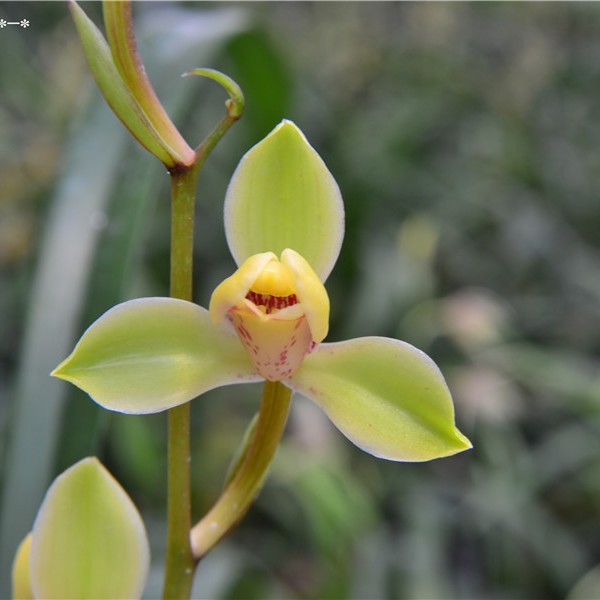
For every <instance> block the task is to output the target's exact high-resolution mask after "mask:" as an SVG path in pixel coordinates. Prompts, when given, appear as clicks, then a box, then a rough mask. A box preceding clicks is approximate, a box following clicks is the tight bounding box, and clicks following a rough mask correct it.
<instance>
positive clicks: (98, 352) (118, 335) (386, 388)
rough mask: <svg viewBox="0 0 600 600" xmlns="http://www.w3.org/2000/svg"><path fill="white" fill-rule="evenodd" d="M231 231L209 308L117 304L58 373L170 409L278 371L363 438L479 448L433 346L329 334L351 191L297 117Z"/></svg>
mask: <svg viewBox="0 0 600 600" xmlns="http://www.w3.org/2000/svg"><path fill="white" fill-rule="evenodd" d="M225 228H226V234H227V240H228V243H229V247H230V249H231V251H232V254H233V257H234V259H235V260H236V262H237V264H238V265H239V268H238V269H237V271H236V272H235V273H234V274H233V275H232V276H231V277H229V278H228V279H226V280H225V281H224V282H223V283H221V284H220V285H219V286H218V287H217V288H216V289H215V291H214V293H213V295H212V298H211V301H210V307H209V310H208V311H207V310H206V309H204V308H202V307H200V306H197V305H195V304H192V303H189V302H185V301H182V300H176V299H170V298H145V299H140V300H133V301H130V302H125V303H123V304H120V305H118V306H116V307H115V308H113V309H111V310H110V311H108V312H107V313H106V314H104V315H103V316H102V317H100V319H98V320H97V321H96V322H95V323H94V324H93V325H92V326H91V327H90V328H89V329H88V330H87V331H86V332H85V334H84V335H83V337H82V338H81V340H80V341H79V343H78V344H77V346H76V348H75V350H74V351H73V353H72V354H71V355H70V356H69V357H68V358H67V359H66V360H65V361H64V362H63V363H62V364H61V365H59V367H58V368H57V369H56V370H55V371H54V373H53V374H54V375H56V376H58V377H61V378H62V379H65V380H67V381H70V382H72V383H74V384H75V385H77V386H79V387H80V388H81V389H83V390H85V391H86V392H87V393H89V394H90V396H91V397H92V398H93V399H94V400H95V401H96V402H98V403H99V404H101V405H102V406H104V407H106V408H108V409H111V410H116V411H120V412H127V413H150V412H157V411H162V410H165V409H168V408H171V407H173V406H176V405H178V404H182V403H184V402H187V401H189V400H192V399H193V398H195V397H196V396H198V395H200V394H202V393H203V392H206V391H208V390H210V389H212V388H215V387H219V386H223V385H229V384H236V383H244V382H256V381H261V380H264V379H267V380H270V381H281V382H282V383H283V385H285V386H287V387H288V388H290V389H292V390H293V391H295V392H298V393H301V394H302V395H304V396H307V397H308V398H310V399H312V400H313V401H315V402H316V403H317V404H318V405H319V406H321V408H322V409H323V410H324V411H325V412H326V414H327V415H328V416H329V417H330V419H331V420H332V421H333V423H334V424H335V425H336V426H337V427H338V428H339V429H340V430H341V431H342V432H343V433H344V434H345V435H346V436H347V437H348V438H349V439H350V440H351V441H353V442H354V443H355V444H356V445H358V446H359V447H361V448H363V449H364V450H366V451H367V452H369V453H371V454H373V455H375V456H379V457H382V458H387V459H390V460H404V461H422V460H430V459H433V458H439V457H442V456H449V455H451V454H455V453H457V452H460V451H462V450H465V449H468V448H470V447H471V445H470V443H469V441H468V440H467V439H466V438H465V437H464V436H463V435H462V434H461V433H460V432H459V430H458V429H457V428H456V427H455V424H454V408H453V404H452V398H451V396H450V392H449V390H448V387H447V386H446V383H445V381H444V378H443V376H442V374H441V373H440V371H439V369H438V368H437V366H436V365H435V364H434V363H433V361H432V360H431V359H430V358H429V357H427V356H426V355H425V354H423V353H422V352H421V351H419V350H417V349H416V348H414V347H412V346H410V345H409V344H407V343H405V342H401V341H398V340H393V339H388V338H380V337H367V338H359V339H355V340H350V341H347V342H340V343H322V341H323V339H324V338H325V336H326V335H327V329H328V320H329V299H328V296H327V293H326V291H325V287H324V285H323V283H324V281H325V279H326V277H327V276H328V274H329V273H330V271H331V269H332V268H333V265H334V264H335V261H336V259H337V257H338V254H339V251H340V247H341V242H342V237H343V228H344V213H343V205H342V200H341V195H340V192H339V189H338V186H337V184H336V182H335V180H334V179H333V177H332V175H331V173H330V172H329V171H328V170H327V168H326V166H325V164H324V163H323V161H322V160H321V158H320V157H319V155H318V154H317V153H316V152H315V150H314V149H313V148H312V147H311V146H310V145H309V143H308V142H307V140H306V138H305V137H304V135H303V134H302V132H301V131H300V130H299V129H298V128H297V127H296V125H294V124H293V123H292V122H290V121H283V122H282V123H281V124H280V125H278V126H277V127H276V128H275V129H274V131H273V132H271V133H270V134H269V135H268V136H267V137H266V138H265V139H264V140H263V141H262V142H260V143H259V144H257V145H256V146H255V147H254V148H252V149H251V150H250V151H249V152H248V153H247V154H246V156H245V157H244V158H243V159H242V161H241V162H240V165H239V166H238V168H237V169H236V172H235V173H234V175H233V178H232V181H231V183H230V186H229V188H228V191H227V197H226V200H225Z"/></svg>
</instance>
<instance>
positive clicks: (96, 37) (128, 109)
mask: <svg viewBox="0 0 600 600" xmlns="http://www.w3.org/2000/svg"><path fill="white" fill-rule="evenodd" d="M69 7H70V9H71V14H72V15H73V20H74V21H75V26H76V28H77V32H78V33H79V38H80V40H81V45H82V46H83V51H84V53H85V56H86V58H87V61H88V64H89V67H90V70H91V71H92V74H93V75H94V79H95V80H96V83H97V84H98V87H99V88H100V91H101V92H102V95H103V96H104V99H105V100H106V102H108V104H109V106H110V107H111V108H112V110H113V112H114V113H115V114H116V115H117V117H119V119H120V120H121V121H122V122H123V124H124V125H125V127H127V129H129V131H130V132H131V134H132V135H133V136H134V137H135V138H136V139H137V140H138V142H140V144H142V146H144V148H146V149H147V150H149V151H150V152H152V154H154V155H155V156H156V157H157V158H158V159H160V160H161V161H162V162H163V163H164V164H165V165H167V166H169V167H172V166H174V165H175V164H177V163H184V162H185V161H186V160H187V161H188V162H189V160H192V159H193V156H187V154H182V153H181V152H178V151H177V150H176V149H174V148H172V147H170V146H169V144H168V143H167V142H166V140H165V139H164V138H163V137H162V136H161V135H160V133H159V132H158V131H157V130H156V129H155V127H154V126H153V125H152V123H151V122H150V120H149V119H148V117H147V115H146V114H145V113H144V111H143V110H142V108H141V107H140V105H139V104H138V103H137V101H136V100H135V98H134V97H133V95H132V94H131V92H130V91H129V89H128V88H127V86H126V85H125V83H124V81H123V79H122V78H121V75H120V74H119V71H118V70H117V68H116V66H115V64H114V62H113V59H112V55H111V52H110V48H109V47H108V44H107V43H106V40H105V39H104V37H103V36H102V34H101V33H100V31H99V30H98V28H97V27H96V26H95V25H94V23H93V22H92V21H91V20H90V19H89V18H88V17H87V15H86V14H85V13H84V12H83V10H81V8H79V6H78V5H77V3H76V2H71V3H70V4H69ZM190 151H191V150H190ZM192 155H193V152H192Z"/></svg>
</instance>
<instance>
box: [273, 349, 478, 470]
mask: <svg viewBox="0 0 600 600" xmlns="http://www.w3.org/2000/svg"><path fill="white" fill-rule="evenodd" d="M283 383H285V385H287V386H288V387H290V388H291V389H293V390H294V391H296V392H300V393H301V394H303V395H305V396H307V397H308V398H311V399H312V400H313V401H314V402H316V403H317V404H318V405H319V406H321V408H322V409H323V410H324V411H325V413H326V414H327V415H328V416H329V418H330V419H331V420H332V421H333V423H334V425H335V426H336V427H337V428H338V429H339V430H340V431H341V432H342V433H343V434H344V435H345V436H346V437H348V439H350V441H352V442H353V443H354V444H356V445H357V446H358V447H360V448H362V449H363V450H365V451H366V452H368V453H369V454H373V455H374V456H377V457H380V458H386V459H389V460H396V461H411V462H417V461H425V460H431V459H433V458H441V457H443V456H450V455H452V454H455V453H457V452H461V451H463V450H467V449H468V448H470V447H471V443H470V442H469V440H468V439H467V438H466V437H465V436H464V435H463V434H462V433H460V431H459V430H458V429H457V428H456V426H455V424H454V407H453V404H452V397H451V395H450V391H449V390H448V387H447V385H446V382H445V380H444V378H443V376H442V374H441V372H440V371H439V369H438V368H437V366H436V365H435V363H434V362H433V361H432V360H431V359H430V358H429V357H428V356H427V355H426V354H424V353H423V352H421V351H420V350H417V349H416V348H414V347H413V346H411V345H410V344H407V343H405V342H401V341H398V340H393V339H389V338H382V337H366V338H358V339H355V340H350V341H347V342H340V343H335V344H321V345H320V346H318V347H317V348H316V349H315V350H314V351H313V352H312V354H309V355H308V356H307V357H306V358H305V359H304V362H303V363H302V365H301V367H300V368H299V369H298V371H296V373H295V374H294V375H293V376H292V377H291V378H290V379H288V380H286V381H284V382H283Z"/></svg>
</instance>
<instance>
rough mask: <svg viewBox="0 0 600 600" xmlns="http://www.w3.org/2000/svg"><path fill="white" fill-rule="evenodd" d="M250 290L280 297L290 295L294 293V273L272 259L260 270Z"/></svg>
mask: <svg viewBox="0 0 600 600" xmlns="http://www.w3.org/2000/svg"><path fill="white" fill-rule="evenodd" d="M250 291H251V292H255V293H256V294H268V295H269V296H279V297H281V298H283V297H285V296H291V295H292V294H295V293H296V287H295V283H294V275H293V273H292V272H291V271H290V269H289V267H287V266H286V265H284V264H282V263H280V262H279V261H278V260H277V259H274V260H272V261H271V262H269V263H268V264H267V266H266V267H265V268H264V269H263V270H262V271H261V272H260V274H259V275H258V277H257V278H256V280H255V281H254V283H253V284H252V286H251V288H250Z"/></svg>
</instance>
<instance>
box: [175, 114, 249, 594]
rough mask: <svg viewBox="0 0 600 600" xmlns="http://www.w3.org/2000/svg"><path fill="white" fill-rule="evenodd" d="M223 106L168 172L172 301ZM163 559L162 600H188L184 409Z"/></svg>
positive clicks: (188, 268)
mask: <svg viewBox="0 0 600 600" xmlns="http://www.w3.org/2000/svg"><path fill="white" fill-rule="evenodd" d="M238 118H239V115H232V114H231V110H230V107H229V105H227V114H226V115H225V117H224V118H223V119H222V120H221V122H220V123H219V124H218V125H217V126H216V127H215V129H214V130H213V131H212V132H211V133H210V134H209V135H208V136H207V137H206V139H205V140H204V141H203V142H202V144H200V146H198V148H197V149H196V161H195V163H194V164H193V165H192V166H191V167H189V168H183V169H179V170H173V171H172V172H171V283H170V293H171V297H172V298H180V299H181V300H187V301H189V302H191V300H192V280H193V277H192V275H193V250H194V212H195V204H196V184H197V181H198V176H199V174H200V169H201V168H202V165H203V164H204V161H205V160H206V158H207V156H208V155H209V154H210V152H211V151H212V149H213V148H214V147H215V146H216V144H217V142H218V141H219V140H220V139H221V138H222V137H223V135H225V133H226V132H227V130H228V129H229V128H230V127H231V125H233V123H235V121H237V119H238ZM167 461H168V482H167V556H166V564H165V582H164V587H163V598H164V599H165V600H167V599H168V600H185V599H187V598H189V597H190V592H191V589H192V583H193V578H194V570H195V568H196V563H197V561H196V558H195V557H194V555H193V553H192V550H191V547H190V529H191V525H192V522H191V489H190V462H191V453H190V405H189V403H188V404H184V405H182V406H176V407H175V408H172V409H170V410H169V411H168V451H167Z"/></svg>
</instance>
